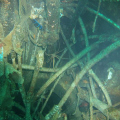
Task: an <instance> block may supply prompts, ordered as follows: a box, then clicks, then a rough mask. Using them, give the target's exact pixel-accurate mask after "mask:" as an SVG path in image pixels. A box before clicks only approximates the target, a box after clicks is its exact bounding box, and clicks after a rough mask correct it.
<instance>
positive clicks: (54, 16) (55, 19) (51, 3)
mask: <svg viewBox="0 0 120 120" xmlns="http://www.w3.org/2000/svg"><path fill="white" fill-rule="evenodd" d="M46 7H47V21H48V26H47V29H48V31H49V32H50V34H49V37H48V44H52V43H54V42H56V41H57V40H58V39H59V27H60V0H46Z"/></svg>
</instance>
